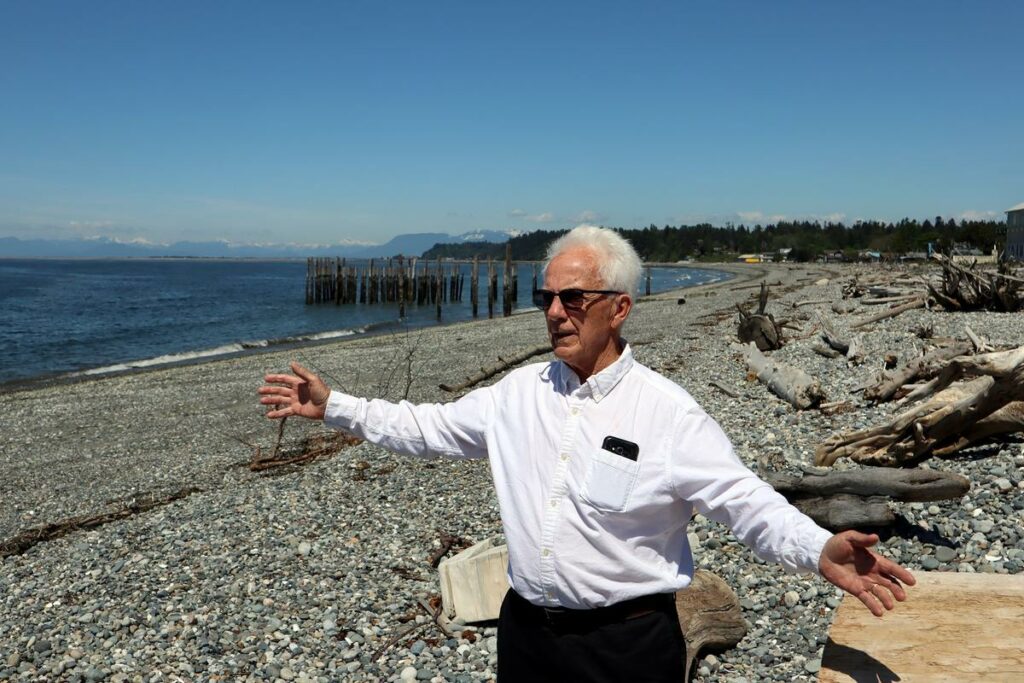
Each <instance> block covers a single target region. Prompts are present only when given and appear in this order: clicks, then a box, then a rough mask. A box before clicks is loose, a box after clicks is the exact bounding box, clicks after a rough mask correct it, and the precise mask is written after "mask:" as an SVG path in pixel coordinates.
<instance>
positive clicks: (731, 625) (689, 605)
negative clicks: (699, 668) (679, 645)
mask: <svg viewBox="0 0 1024 683" xmlns="http://www.w3.org/2000/svg"><path fill="white" fill-rule="evenodd" d="M676 615H677V616H678V617H679V626H680V627H681V628H682V630H683V638H684V639H685V640H686V676H685V678H684V679H683V680H684V681H689V680H690V669H691V668H692V667H693V665H694V663H695V662H697V661H698V657H700V652H701V651H702V650H715V651H718V652H721V651H723V650H728V649H729V648H731V647H735V646H736V644H737V643H739V642H740V641H741V640H743V636H745V635H746V634H747V628H748V626H747V622H746V620H745V619H744V618H743V612H742V611H741V610H740V601H739V599H737V597H736V593H734V592H733V590H732V588H730V587H729V584H727V583H726V582H725V581H723V580H722V579H721V578H719V577H718V576H716V575H715V574H713V573H711V572H709V571H706V570H704V569H698V570H697V571H696V572H694V574H693V581H692V582H691V583H690V585H689V587H687V588H685V589H684V590H681V591H678V592H677V593H676Z"/></svg>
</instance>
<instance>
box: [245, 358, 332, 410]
mask: <svg viewBox="0 0 1024 683" xmlns="http://www.w3.org/2000/svg"><path fill="white" fill-rule="evenodd" d="M291 368H292V372H294V373H295V374H294V375H265V376H264V377H263V381H265V382H266V385H264V386H262V387H260V388H259V390H258V391H259V394H260V403H262V404H263V405H266V406H273V407H274V408H273V410H271V411H270V412H268V413H267V417H269V418H271V419H277V418H280V417H289V416H291V415H298V416H300V417H308V418H309V419H311V420H322V419H324V410H325V409H326V408H327V398H328V397H329V396H330V395H331V390H330V389H328V388H327V385H326V384H324V381H323V380H322V379H320V378H319V377H317V376H316V375H314V374H313V373H312V372H310V371H309V370H307V369H306V368H304V367H302V366H301V365H299V364H298V363H296V362H294V361H293V362H292V364H291Z"/></svg>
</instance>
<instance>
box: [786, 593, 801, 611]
mask: <svg viewBox="0 0 1024 683" xmlns="http://www.w3.org/2000/svg"><path fill="white" fill-rule="evenodd" d="M782 601H783V602H784V603H786V607H795V606H796V605H797V604H799V602H800V594H799V593H797V592H796V591H786V593H785V595H783V596H782Z"/></svg>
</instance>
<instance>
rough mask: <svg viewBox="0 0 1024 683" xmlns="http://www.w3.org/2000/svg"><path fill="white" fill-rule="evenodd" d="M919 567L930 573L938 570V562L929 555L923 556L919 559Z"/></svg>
mask: <svg viewBox="0 0 1024 683" xmlns="http://www.w3.org/2000/svg"><path fill="white" fill-rule="evenodd" d="M921 567H923V568H924V569H927V570H929V571H932V570H934V569H938V568H939V561H938V560H937V559H935V558H934V557H932V556H931V555H925V556H924V557H922V558H921Z"/></svg>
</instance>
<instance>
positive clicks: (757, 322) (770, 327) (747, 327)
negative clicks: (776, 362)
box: [736, 282, 784, 351]
mask: <svg viewBox="0 0 1024 683" xmlns="http://www.w3.org/2000/svg"><path fill="white" fill-rule="evenodd" d="M767 305H768V287H767V286H766V285H765V284H764V283H763V282H762V283H761V293H760V295H759V296H758V299H757V313H750V312H749V311H747V310H746V309H745V308H743V306H741V305H739V304H736V310H738V311H739V313H740V322H739V327H738V328H737V330H736V336H737V337H739V340H740V341H741V342H742V343H744V344H746V343H747V342H754V343H755V344H756V345H757V348H759V349H760V350H762V351H771V350H774V349H778V348H780V347H781V346H782V344H783V343H784V340H783V338H782V325H781V324H779V323H777V322H776V321H775V318H774V317H773V316H772V314H771V313H765V307H766V306H767Z"/></svg>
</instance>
